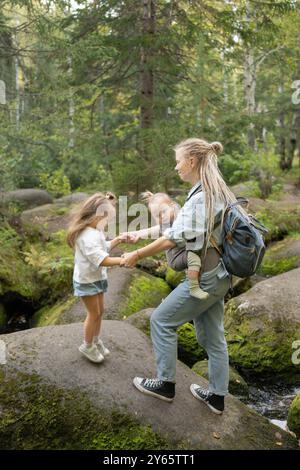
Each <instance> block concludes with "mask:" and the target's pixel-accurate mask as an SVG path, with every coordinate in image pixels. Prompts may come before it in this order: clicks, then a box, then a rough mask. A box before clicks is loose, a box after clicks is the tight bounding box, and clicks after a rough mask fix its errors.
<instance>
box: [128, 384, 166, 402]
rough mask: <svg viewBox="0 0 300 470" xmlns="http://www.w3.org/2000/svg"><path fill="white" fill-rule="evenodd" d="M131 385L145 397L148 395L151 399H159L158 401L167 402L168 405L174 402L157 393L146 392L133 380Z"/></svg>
mask: <svg viewBox="0 0 300 470" xmlns="http://www.w3.org/2000/svg"><path fill="white" fill-rule="evenodd" d="M133 385H134V386H135V387H136V388H137V389H138V390H139V391H140V392H142V393H144V394H145V395H150V396H152V397H155V398H159V399H160V400H163V401H167V402H168V403H171V402H172V401H173V400H174V398H168V397H164V396H163V395H159V394H158V393H154V392H151V391H150V390H147V389H146V388H144V387H143V386H142V385H140V384H139V383H138V382H137V381H136V380H135V379H133Z"/></svg>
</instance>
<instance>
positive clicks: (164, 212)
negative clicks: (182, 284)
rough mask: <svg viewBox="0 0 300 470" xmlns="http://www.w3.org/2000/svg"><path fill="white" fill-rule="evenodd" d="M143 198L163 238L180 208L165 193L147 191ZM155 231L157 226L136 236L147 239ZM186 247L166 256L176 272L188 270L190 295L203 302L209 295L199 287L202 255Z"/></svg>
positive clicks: (179, 246) (178, 246)
mask: <svg viewBox="0 0 300 470" xmlns="http://www.w3.org/2000/svg"><path fill="white" fill-rule="evenodd" d="M141 197H142V199H143V200H144V201H145V202H146V203H147V204H148V207H149V210H150V212H151V215H152V216H153V218H154V220H155V221H156V223H158V224H159V228H158V230H159V236H161V235H162V234H163V232H164V231H165V230H166V229H167V228H169V227H171V226H172V224H173V222H174V220H175V219H176V216H177V214H178V212H179V210H180V206H179V205H178V204H177V203H176V202H174V201H173V200H172V199H171V198H170V196H169V195H168V194H165V193H155V194H153V193H151V192H150V191H146V192H144V193H142V195H141ZM155 229H157V226H156V227H151V228H150V229H145V230H140V231H138V232H134V234H135V235H136V236H139V237H145V236H146V237H147V235H148V234H151V233H152V234H153V233H154V231H155ZM184 247H186V244H185V243H184V244H183V245H180V244H177V246H176V247H175V248H171V249H170V250H168V251H169V253H168V252H167V253H166V254H167V259H168V262H169V265H170V266H171V268H173V269H175V270H176V271H177V270H183V269H187V276H188V279H189V289H190V295H191V296H192V297H196V298H197V299H201V300H203V299H207V298H208V296H209V294H208V293H207V292H205V291H204V290H202V289H201V288H200V286H199V273H200V269H201V258H200V255H199V254H198V253H197V252H195V251H191V250H188V249H186V248H185V249H184V250H183V248H184ZM168 254H169V256H168ZM170 260H174V266H173V265H172V263H170ZM178 266H180V269H177V267H178Z"/></svg>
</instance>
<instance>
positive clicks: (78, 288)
mask: <svg viewBox="0 0 300 470" xmlns="http://www.w3.org/2000/svg"><path fill="white" fill-rule="evenodd" d="M107 287H108V284H107V280H106V279H102V280H101V281H94V282H88V283H86V284H82V283H80V282H77V281H75V280H74V279H73V288H74V295H75V296H76V297H84V296H88V295H96V294H100V293H101V292H106V291H107Z"/></svg>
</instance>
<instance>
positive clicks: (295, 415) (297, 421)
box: [287, 393, 300, 438]
mask: <svg viewBox="0 0 300 470" xmlns="http://www.w3.org/2000/svg"><path fill="white" fill-rule="evenodd" d="M287 425H288V428H289V430H290V431H293V432H294V433H295V434H296V436H297V437H298V438H300V393H298V395H297V396H296V398H295V399H294V400H293V402H292V404H291V406H290V408H289V414H288V419H287Z"/></svg>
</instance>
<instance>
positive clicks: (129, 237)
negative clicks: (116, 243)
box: [119, 232, 141, 244]
mask: <svg viewBox="0 0 300 470" xmlns="http://www.w3.org/2000/svg"><path fill="white" fill-rule="evenodd" d="M119 237H120V240H121V241H122V242H123V243H130V244H134V243H136V242H138V241H139V240H140V238H141V237H140V236H139V235H138V232H123V233H121V234H120V235H119Z"/></svg>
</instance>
